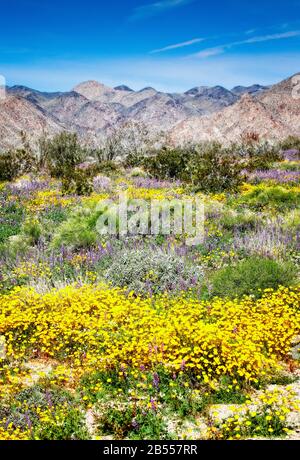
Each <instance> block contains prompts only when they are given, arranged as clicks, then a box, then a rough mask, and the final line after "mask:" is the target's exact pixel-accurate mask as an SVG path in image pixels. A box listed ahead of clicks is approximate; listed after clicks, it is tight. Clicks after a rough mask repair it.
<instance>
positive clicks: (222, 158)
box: [144, 142, 244, 192]
mask: <svg viewBox="0 0 300 460" xmlns="http://www.w3.org/2000/svg"><path fill="white" fill-rule="evenodd" d="M243 167H244V165H243V162H241V160H240V157H239V156H238V155H235V154H234V152H233V151H232V150H225V149H223V148H222V146H221V144H219V143H217V142H209V143H202V144H199V145H196V146H192V145H191V146H186V147H183V148H176V149H169V148H166V147H165V148H162V149H161V150H159V151H158V152H156V153H155V154H154V155H152V156H151V157H150V158H147V159H146V161H145V163H144V168H145V169H146V170H147V172H148V173H149V174H150V175H152V176H154V177H156V178H158V179H180V180H182V181H186V182H189V183H191V184H193V185H194V187H195V189H196V190H198V191H200V190H201V191H208V192H222V191H224V190H233V189H236V188H237V186H238V185H240V184H241V182H242V180H243V175H242V169H243Z"/></svg>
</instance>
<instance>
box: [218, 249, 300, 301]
mask: <svg viewBox="0 0 300 460" xmlns="http://www.w3.org/2000/svg"><path fill="white" fill-rule="evenodd" d="M295 278H296V268H295V266H294V265H293V264H292V263H290V262H276V261H274V260H271V259H267V258H259V257H250V258H248V259H245V260H242V261H241V262H238V264H237V265H234V266H228V267H225V268H222V269H220V270H218V271H217V272H216V273H215V274H214V275H213V277H212V280H211V281H212V292H211V294H212V295H213V296H219V297H231V298H235V297H238V298H240V297H242V296H244V295H254V296H255V297H260V296H261V295H262V294H263V290H264V289H267V288H273V289H276V288H277V287H278V286H279V285H282V286H289V285H292V284H293V283H294V281H295Z"/></svg>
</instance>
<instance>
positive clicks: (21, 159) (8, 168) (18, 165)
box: [0, 148, 36, 181]
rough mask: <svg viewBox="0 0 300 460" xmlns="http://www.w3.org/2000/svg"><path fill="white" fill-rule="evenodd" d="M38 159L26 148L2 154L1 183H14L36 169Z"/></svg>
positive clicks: (0, 155) (0, 156)
mask: <svg viewBox="0 0 300 460" xmlns="http://www.w3.org/2000/svg"><path fill="white" fill-rule="evenodd" d="M35 166H36V159H35V157H34V155H33V154H32V152H31V151H30V150H27V149H25V148H23V149H17V150H10V151H8V152H6V153H3V154H0V181H12V180H14V179H16V178H17V177H19V176H22V175H23V174H26V173H28V172H31V171H33V170H34V169H35Z"/></svg>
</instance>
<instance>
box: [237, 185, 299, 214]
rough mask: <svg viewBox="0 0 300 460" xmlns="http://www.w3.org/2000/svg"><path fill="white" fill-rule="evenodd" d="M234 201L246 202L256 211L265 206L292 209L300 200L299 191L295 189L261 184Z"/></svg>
mask: <svg viewBox="0 0 300 460" xmlns="http://www.w3.org/2000/svg"><path fill="white" fill-rule="evenodd" d="M236 202H237V203H239V204H246V205H247V206H249V207H250V208H253V209H254V210H257V211H260V210H263V209H265V208H272V209H276V210H285V209H293V208H296V207H297V206H298V203H299V202H300V192H299V191H298V190H297V189H292V188H285V187H282V186H280V185H273V186H272V185H270V186H266V185H263V184H262V185H259V186H257V187H255V188H254V189H253V190H252V191H250V192H249V193H247V194H245V195H244V196H242V197H241V198H240V199H238V200H237V201H236Z"/></svg>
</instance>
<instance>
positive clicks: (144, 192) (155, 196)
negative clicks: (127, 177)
mask: <svg viewBox="0 0 300 460" xmlns="http://www.w3.org/2000/svg"><path fill="white" fill-rule="evenodd" d="M126 192H127V194H128V198H129V199H130V198H131V199H137V200H159V201H162V200H170V199H172V198H174V197H175V196H177V195H182V194H183V189H182V188H181V187H178V188H175V189H156V188H155V189H148V188H135V187H132V186H130V187H128V189H127V190H126Z"/></svg>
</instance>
